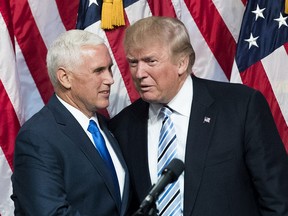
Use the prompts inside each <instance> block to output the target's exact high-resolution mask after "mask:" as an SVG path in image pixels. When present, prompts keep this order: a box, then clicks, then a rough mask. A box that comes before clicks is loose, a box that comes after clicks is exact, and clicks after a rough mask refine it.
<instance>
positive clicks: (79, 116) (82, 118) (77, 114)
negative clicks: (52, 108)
mask: <svg viewBox="0 0 288 216" xmlns="http://www.w3.org/2000/svg"><path fill="white" fill-rule="evenodd" d="M56 97H57V98H58V100H59V101H60V102H61V103H62V104H63V105H64V106H65V107H66V108H67V109H68V111H69V112H70V113H71V114H72V115H73V116H74V118H75V119H76V120H77V121H78V123H79V124H80V125H81V127H82V128H83V130H84V131H86V130H87V128H88V125H89V121H90V119H93V120H94V121H95V122H96V124H97V125H98V127H99V123H98V119H97V116H96V115H94V116H92V117H91V118H90V119H89V118H88V117H87V116H86V115H85V114H84V113H82V112H81V111H80V110H78V109H77V108H75V107H73V106H72V105H70V104H68V103H67V102H65V101H64V100H62V99H61V98H60V97H59V96H58V95H56Z"/></svg>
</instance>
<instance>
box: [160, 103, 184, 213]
mask: <svg viewBox="0 0 288 216" xmlns="http://www.w3.org/2000/svg"><path fill="white" fill-rule="evenodd" d="M171 114H172V110H171V109H170V108H169V107H167V106H164V107H162V108H161V110H160V114H159V115H160V117H161V118H162V119H163V123H162V128H161V130H160V137H159V146H158V164H157V170H158V173H157V174H158V178H160V176H161V174H162V171H163V169H164V168H165V167H166V166H167V165H168V164H169V163H170V161H171V160H172V159H173V158H174V157H176V153H177V152H176V147H177V138H176V132H175V128H174V125H173V122H172V121H171V118H170V115H171ZM157 208H158V211H159V215H161V216H168V215H169V216H173V215H177V216H179V215H181V197H180V186H179V181H178V180H177V181H176V182H174V183H172V184H169V185H168V186H167V187H166V188H165V190H164V192H163V193H162V194H160V196H159V198H158V200H157Z"/></svg>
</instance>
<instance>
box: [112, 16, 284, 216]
mask: <svg viewBox="0 0 288 216" xmlns="http://www.w3.org/2000/svg"><path fill="white" fill-rule="evenodd" d="M124 48H125V52H126V57H127V60H128V62H129V65H130V71H131V74H132V77H133V80H134V83H135V85H136V88H137V89H138V91H139V94H140V96H141V98H140V99H139V100H137V101H136V102H134V103H133V104H132V105H130V106H129V107H127V108H125V109H124V110H123V111H121V113H120V114H118V115H116V116H115V117H114V118H113V119H112V121H111V122H110V123H109V125H110V127H111V130H112V132H113V133H114V135H115V137H116V138H117V139H118V142H119V144H120V146H121V148H122V152H123V154H124V158H125V159H126V163H127V165H128V169H129V172H130V175H131V182H132V186H133V191H134V193H135V199H134V200H135V201H137V202H136V206H139V204H140V203H141V201H142V200H143V199H144V198H145V197H146V195H147V194H148V192H149V190H150V189H151V185H152V184H154V183H156V182H157V180H158V178H159V173H158V177H157V172H158V171H157V169H158V168H157V166H158V165H157V164H158V163H159V160H162V159H160V157H159V156H158V155H157V151H158V150H157V149H158V139H159V136H160V134H161V132H160V129H161V128H162V127H163V126H162V120H163V117H162V116H160V114H159V113H160V110H161V109H162V107H163V106H167V107H169V109H170V110H171V112H172V114H171V117H170V118H171V122H172V123H171V124H170V126H171V125H172V124H173V128H175V131H176V140H177V147H176V151H177V153H176V154H175V156H174V157H176V158H179V159H181V160H182V161H184V164H185V169H184V172H183V174H182V175H180V177H179V179H178V181H179V185H180V186H179V187H180V198H181V204H180V207H179V208H178V207H177V208H176V207H175V208H174V209H172V208H170V206H169V205H170V203H171V202H174V200H173V201H172V199H171V202H170V203H167V205H166V204H165V205H166V207H165V208H163V209H161V213H160V214H161V215H185V216H188V215H191V216H260V215H262V216H264V215H265V216H268V215H269V216H272V215H273V216H276V215H277V216H287V215H288V162H287V154H286V152H285V149H284V145H283V143H282V141H281V138H280V136H279V134H278V132H277V129H276V126H275V123H274V120H273V117H272V115H271V112H270V109H269V107H268V105H267V102H266V100H265V99H264V97H263V96H262V94H261V93H260V92H258V91H256V90H253V89H251V88H248V87H246V86H244V85H241V84H231V83H221V82H216V81H209V80H204V79H200V78H197V77H195V76H194V75H191V71H192V65H193V63H194V58H195V56H194V55H195V54H194V51H193V48H192V46H191V44H190V39H189V35H188V33H187V30H186V28H185V26H184V25H183V23H182V22H180V21H179V20H177V19H174V18H167V17H166V18H165V17H148V18H144V19H142V20H140V21H137V22H136V23H134V24H133V25H131V26H130V27H128V28H127V30H126V35H125V39H124ZM165 122H166V120H163V125H164V124H165ZM171 127H172V126H171ZM161 130H162V129H161ZM173 142H174V141H173ZM171 143H172V141H171ZM173 155H174V153H173ZM175 184H176V183H175ZM169 187H170V186H169ZM171 187H172V186H171ZM166 190H167V189H165V193H166ZM165 193H163V194H160V196H161V199H158V200H157V202H156V206H157V208H158V209H159V208H160V206H161V205H162V204H161V202H163V201H162V200H163V199H164V198H163V197H164V196H166V195H165ZM167 193H168V192H167ZM178 194H179V193H177V194H176V195H177V196H179V195H178ZM176 195H175V196H176ZM165 198H166V197H165ZM175 206H178V204H177V205H176V204H175ZM161 208H162V207H161ZM169 209H170V210H171V209H172V210H171V211H170V210H169ZM173 211H174V212H176V211H177V213H176V214H174V213H173ZM142 212H143V211H142ZM147 212H148V211H147Z"/></svg>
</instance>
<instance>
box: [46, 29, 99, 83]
mask: <svg viewBox="0 0 288 216" xmlns="http://www.w3.org/2000/svg"><path fill="white" fill-rule="evenodd" d="M100 44H104V40H103V38H101V37H99V36H98V35H96V34H93V33H91V32H88V31H84V30H76V29H74V30H69V31H67V32H64V33H63V34H61V35H60V36H59V37H58V38H57V39H56V40H55V41H54V42H53V43H52V44H51V46H50V48H49V49H48V53H47V57H46V63H47V69H48V75H49V77H50V80H51V83H52V85H53V86H54V87H55V86H58V84H59V83H58V79H57V76H56V72H57V70H58V69H59V68H61V67H63V68H66V69H67V70H73V68H74V67H75V66H76V65H77V64H81V52H80V50H81V47H83V46H85V45H100Z"/></svg>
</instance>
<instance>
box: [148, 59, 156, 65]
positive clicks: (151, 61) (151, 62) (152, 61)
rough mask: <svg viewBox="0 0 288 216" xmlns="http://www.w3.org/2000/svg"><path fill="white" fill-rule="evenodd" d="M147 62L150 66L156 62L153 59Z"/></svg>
mask: <svg viewBox="0 0 288 216" xmlns="http://www.w3.org/2000/svg"><path fill="white" fill-rule="evenodd" d="M147 63H148V64H149V65H150V66H153V65H155V64H156V63H157V61H156V60H154V59H150V60H149V61H148V62H147Z"/></svg>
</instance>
